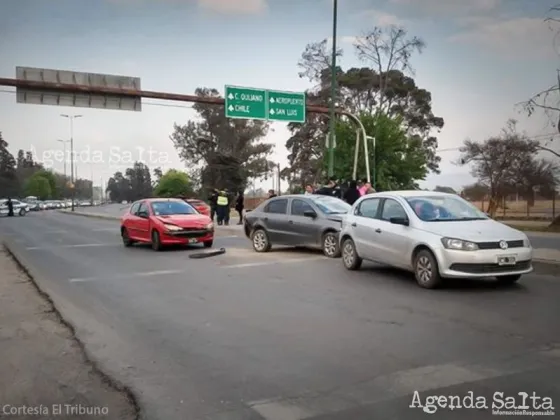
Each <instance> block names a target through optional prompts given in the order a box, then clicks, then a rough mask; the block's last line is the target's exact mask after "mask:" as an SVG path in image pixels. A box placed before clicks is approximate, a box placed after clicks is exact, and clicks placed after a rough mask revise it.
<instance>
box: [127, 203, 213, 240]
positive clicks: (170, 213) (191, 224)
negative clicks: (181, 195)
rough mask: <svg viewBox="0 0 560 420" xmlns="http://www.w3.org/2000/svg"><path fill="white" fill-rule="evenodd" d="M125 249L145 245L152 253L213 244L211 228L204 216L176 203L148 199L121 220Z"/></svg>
mask: <svg viewBox="0 0 560 420" xmlns="http://www.w3.org/2000/svg"><path fill="white" fill-rule="evenodd" d="M121 236H122V240H123V244H124V245H125V246H127V247H129V246H131V245H133V244H134V243H136V242H140V243H149V244H151V245H152V248H153V249H154V250H156V251H159V250H161V249H162V248H163V247H164V246H166V245H189V244H200V243H202V244H203V245H204V247H205V248H211V247H212V245H213V244H214V224H213V223H212V220H210V218H209V217H208V216H205V215H203V214H200V213H198V212H197V211H196V210H195V209H194V207H192V206H191V205H190V204H188V203H185V202H184V201H183V200H179V199H172V198H170V199H165V198H150V199H145V200H140V201H136V202H134V203H133V204H132V205H131V206H130V208H129V209H128V210H127V212H126V213H125V214H124V216H123V217H122V218H121Z"/></svg>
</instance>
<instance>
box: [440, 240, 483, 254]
mask: <svg viewBox="0 0 560 420" xmlns="http://www.w3.org/2000/svg"><path fill="white" fill-rule="evenodd" d="M441 243H442V244H443V246H444V247H445V248H447V249H456V250H460V251H476V250H477V249H478V245H477V244H475V243H474V242H469V241H463V240H461V239H454V238H442V239H441Z"/></svg>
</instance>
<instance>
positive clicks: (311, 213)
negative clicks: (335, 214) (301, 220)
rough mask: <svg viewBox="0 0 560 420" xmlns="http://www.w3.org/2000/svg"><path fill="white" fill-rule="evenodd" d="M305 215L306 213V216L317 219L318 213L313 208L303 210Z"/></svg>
mask: <svg viewBox="0 0 560 420" xmlns="http://www.w3.org/2000/svg"><path fill="white" fill-rule="evenodd" d="M303 215H304V216H305V217H309V218H311V219H315V218H316V217H317V213H315V212H314V211H313V210H305V211H304V212H303Z"/></svg>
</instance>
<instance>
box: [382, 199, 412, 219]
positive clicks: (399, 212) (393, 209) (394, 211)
mask: <svg viewBox="0 0 560 420" xmlns="http://www.w3.org/2000/svg"><path fill="white" fill-rule="evenodd" d="M391 217H403V218H408V216H407V214H406V211H405V210H404V209H403V207H402V206H401V205H400V204H399V203H397V202H396V201H395V200H391V199H387V200H385V204H383V211H382V212H381V219H382V220H387V221H389V220H390V219H391Z"/></svg>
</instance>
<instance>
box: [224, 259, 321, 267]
mask: <svg viewBox="0 0 560 420" xmlns="http://www.w3.org/2000/svg"><path fill="white" fill-rule="evenodd" d="M324 259H325V257H306V258H287V259H284V260H270V261H259V262H252V263H244V264H229V265H222V266H221V268H250V267H262V266H265V265H275V264H294V263H299V262H309V261H319V260H324Z"/></svg>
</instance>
